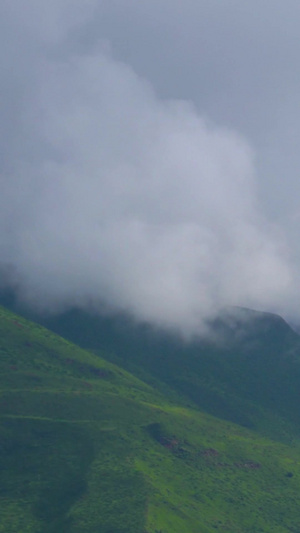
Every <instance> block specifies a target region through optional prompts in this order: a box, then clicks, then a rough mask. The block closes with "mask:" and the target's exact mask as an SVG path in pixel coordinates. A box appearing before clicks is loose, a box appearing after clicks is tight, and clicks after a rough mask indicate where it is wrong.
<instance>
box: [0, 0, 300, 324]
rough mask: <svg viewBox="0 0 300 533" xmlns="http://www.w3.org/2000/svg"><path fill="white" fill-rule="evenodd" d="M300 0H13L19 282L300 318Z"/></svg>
mask: <svg viewBox="0 0 300 533" xmlns="http://www.w3.org/2000/svg"><path fill="white" fill-rule="evenodd" d="M299 20H300V4H299V2H296V1H293V0H286V2H284V3H283V2H279V1H277V0H273V1H272V2H270V1H266V0H259V1H258V0H253V1H252V2H251V3H250V2H248V3H245V2H241V1H238V0H222V1H220V0H186V1H185V2H184V3H182V2H179V1H176V0H159V1H158V0H151V1H150V0H143V2H141V1H138V0H126V1H125V0H110V1H106V0H102V1H101V0H52V1H51V2H46V1H45V2H44V1H41V0H27V1H26V2H24V1H23V0H2V2H1V3H0V44H1V46H0V59H1V66H2V68H1V82H0V83H1V102H0V112H1V122H0V172H1V195H0V230H1V234H0V262H1V263H0V264H1V278H2V284H7V283H8V284H13V285H14V286H15V287H16V288H17V290H18V294H19V297H20V298H21V299H23V300H24V299H25V300H26V301H27V302H29V303H30V304H32V305H34V306H36V307H38V308H40V309H41V310H44V311H45V310H47V309H50V310H57V309H61V308H64V307H67V306H71V305H80V306H83V307H88V306H90V305H92V304H93V305H95V306H98V307H99V309H100V308H110V309H113V310H115V309H117V310H125V311H129V312H130V313H131V314H133V315H134V316H135V317H137V318H138V319H142V320H147V321H150V322H154V323H157V324H161V325H165V326H175V327H178V328H181V329H183V330H184V331H198V329H199V328H201V324H202V323H203V319H205V318H206V317H208V316H210V315H211V314H212V313H214V312H215V310H216V309H218V308H219V307H222V306H224V305H242V306H250V307H253V308H257V309H262V310H269V311H275V312H280V313H283V314H284V316H286V317H289V318H290V317H293V318H294V317H295V318H297V319H300V312H299V309H298V302H299V297H300V294H299V293H300V290H299V274H300V244H299V242H298V241H299V238H298V228H299V224H300V202H299V198H300V179H299V176H300V150H299V147H298V143H299V140H300V120H299V119H300V106H299V104H298V100H299V94H300V67H299V52H300V50H299V49H300V45H299Z"/></svg>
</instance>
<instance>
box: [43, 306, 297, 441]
mask: <svg viewBox="0 0 300 533" xmlns="http://www.w3.org/2000/svg"><path fill="white" fill-rule="evenodd" d="M45 323H47V325H48V327H50V328H51V329H53V330H54V331H56V332H58V333H59V334H61V335H63V336H66V337H68V338H69V339H72V340H73V341H75V342H77V343H78V344H80V345H81V346H83V347H86V348H89V349H92V350H94V351H95V353H99V354H101V353H102V355H103V356H104V357H105V358H108V359H109V360H110V361H113V362H114V363H117V364H118V365H120V366H122V367H123V368H125V369H127V370H128V371H130V372H131V373H133V374H135V375H136V376H138V377H140V378H141V379H143V380H144V381H147V382H148V383H149V384H151V385H153V386H155V387H156V388H157V389H159V390H161V391H164V393H166V392H167V391H168V393H169V395H170V394H171V391H173V394H175V397H176V395H177V394H179V393H180V395H181V397H182V398H185V401H186V405H196V406H198V407H199V408H200V409H201V410H204V411H206V412H207V413H210V414H212V415H214V416H217V417H220V418H223V419H225V420H229V421H232V422H235V423H237V424H239V425H243V426H244V427H248V428H251V429H256V430H257V431H259V432H262V433H263V434H264V435H266V436H269V437H272V438H277V439H281V440H284V441H285V442H290V441H291V440H292V439H293V438H294V436H295V435H296V436H297V437H298V436H299V435H300V410H299V408H298V406H299V400H300V393H299V391H300V338H299V336H298V335H297V334H296V333H295V332H294V331H293V330H292V329H291V328H290V327H289V326H288V324H287V323H286V322H285V321H284V320H283V319H282V318H280V317H278V316H276V315H272V314H270V313H258V312H254V311H250V310H246V309H229V310H225V311H224V312H223V313H222V314H220V316H219V317H218V318H216V319H215V321H214V322H213V323H212V324H211V327H212V335H211V339H210V340H206V341H205V340H203V339H197V338H196V339H193V340H192V341H190V342H184V341H183V340H182V339H180V338H179V337H178V336H177V337H176V336H175V335H172V334H167V333H166V332H163V331H159V330H157V329H156V330H155V329H153V328H151V326H148V325H137V324H135V323H134V322H132V321H130V319H128V318H126V317H124V316H119V317H99V316H96V315H94V316H93V315H89V314H87V313H84V312H83V311H80V310H72V311H69V312H67V313H65V314H63V315H61V316H59V317H52V318H48V319H47V320H46V321H45Z"/></svg>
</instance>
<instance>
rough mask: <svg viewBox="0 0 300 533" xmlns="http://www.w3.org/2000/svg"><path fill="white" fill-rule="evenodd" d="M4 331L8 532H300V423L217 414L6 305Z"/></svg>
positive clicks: (2, 450)
mask: <svg viewBox="0 0 300 533" xmlns="http://www.w3.org/2000/svg"><path fill="white" fill-rule="evenodd" d="M0 333H1V336H0V338H1V341H0V371H1V372H0V408H1V411H0V421H1V424H0V472H1V486H0V532H1V533H2V532H3V533H4V532H5V533H20V532H21V533H23V532H28V533H54V532H57V531H59V532H61V533H71V532H72V533H145V532H148V533H157V532H161V533H212V532H216V531H219V532H222V533H226V532H227V533H271V532H272V533H287V532H292V533H299V524H300V508H299V504H298V494H299V489H300V447H299V441H298V438H297V434H296V433H295V435H294V440H293V444H292V445H290V444H287V443H286V444H284V443H282V442H278V441H277V440H276V439H270V438H267V437H266V436H265V435H263V433H262V432H261V433H259V432H258V431H253V430H251V429H250V428H245V427H242V426H241V425H238V424H234V423H232V422H231V421H228V420H224V419H223V420H221V419H219V418H217V417H214V416H211V415H210V414H208V413H205V412H203V411H201V410H200V409H199V408H198V407H197V405H196V403H195V402H194V403H193V402H190V406H188V402H187V401H186V399H184V398H183V397H182V396H181V395H180V394H179V395H178V396H176V391H175V390H174V389H172V390H171V392H170V390H169V389H168V388H167V387H166V390H165V392H164V389H163V387H161V386H160V385H161V382H160V384H159V387H158V388H159V390H158V389H157V388H156V384H157V382H156V381H155V380H154V386H150V385H149V383H148V384H147V383H145V382H143V381H142V380H140V379H138V378H137V377H135V376H133V375H132V374H130V373H129V372H127V371H126V370H124V369H122V368H121V367H120V366H117V365H114V364H112V363H110V362H108V361H106V360H105V359H103V358H101V357H99V356H96V355H93V354H92V353H89V352H87V351H85V350H83V349H81V348H79V347H78V346H76V345H74V344H72V343H70V342H68V341H66V340H65V339H62V338H60V337H58V336H56V335H55V334H54V333H51V332H50V331H48V330H47V329H44V328H43V327H41V326H39V325H37V324H35V323H33V322H29V321H27V320H25V319H24V318H21V317H19V316H16V315H14V314H13V313H11V312H9V311H7V310H6V309H4V308H1V309H0ZM245 405H247V404H245ZM245 415H247V413H245ZM280 420H281V418H280ZM288 427H289V428H290V426H288ZM289 431H290V429H289ZM289 434H290V433H289Z"/></svg>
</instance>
